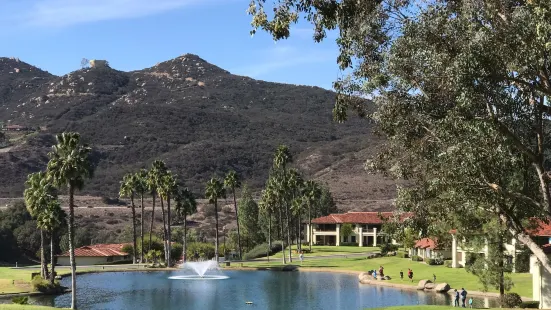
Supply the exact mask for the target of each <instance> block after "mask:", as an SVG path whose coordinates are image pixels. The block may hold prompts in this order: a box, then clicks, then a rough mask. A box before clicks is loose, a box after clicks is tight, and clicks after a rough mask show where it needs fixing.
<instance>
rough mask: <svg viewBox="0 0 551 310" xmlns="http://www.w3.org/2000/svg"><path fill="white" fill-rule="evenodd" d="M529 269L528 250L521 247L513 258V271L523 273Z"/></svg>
mask: <svg viewBox="0 0 551 310" xmlns="http://www.w3.org/2000/svg"><path fill="white" fill-rule="evenodd" d="M529 271H530V250H528V249H527V248H525V247H524V248H523V249H522V250H521V252H520V253H517V256H516V258H515V272H519V273H524V272H529Z"/></svg>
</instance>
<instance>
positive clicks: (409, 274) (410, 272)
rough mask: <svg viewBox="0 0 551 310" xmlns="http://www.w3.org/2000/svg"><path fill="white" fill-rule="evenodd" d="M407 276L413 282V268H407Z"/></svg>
mask: <svg viewBox="0 0 551 310" xmlns="http://www.w3.org/2000/svg"><path fill="white" fill-rule="evenodd" d="M408 278H409V279H410V280H411V282H413V270H411V269H408Z"/></svg>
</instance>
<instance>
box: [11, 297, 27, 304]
mask: <svg viewBox="0 0 551 310" xmlns="http://www.w3.org/2000/svg"><path fill="white" fill-rule="evenodd" d="M11 302H12V303H14V304H18V305H28V304H29V297H28V296H19V297H14V298H12V299H11Z"/></svg>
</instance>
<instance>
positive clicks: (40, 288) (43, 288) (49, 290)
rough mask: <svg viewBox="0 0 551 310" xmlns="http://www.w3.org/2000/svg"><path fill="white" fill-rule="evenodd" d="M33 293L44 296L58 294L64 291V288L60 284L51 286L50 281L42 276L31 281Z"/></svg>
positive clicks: (55, 283) (56, 283)
mask: <svg viewBox="0 0 551 310" xmlns="http://www.w3.org/2000/svg"><path fill="white" fill-rule="evenodd" d="M31 286H32V289H33V291H35V292H41V293H44V294H57V293H60V292H62V291H63V287H62V286H61V285H60V284H59V282H54V284H51V283H50V281H48V280H45V279H43V278H42V277H40V276H35V277H34V278H33V279H32V281H31Z"/></svg>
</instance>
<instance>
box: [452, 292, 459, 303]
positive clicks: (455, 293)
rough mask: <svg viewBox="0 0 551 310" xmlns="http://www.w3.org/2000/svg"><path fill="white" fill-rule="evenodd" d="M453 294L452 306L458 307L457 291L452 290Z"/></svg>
mask: <svg viewBox="0 0 551 310" xmlns="http://www.w3.org/2000/svg"><path fill="white" fill-rule="evenodd" d="M453 292H454V298H453V306H454V307H459V292H458V291H457V289H454V290H453Z"/></svg>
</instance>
